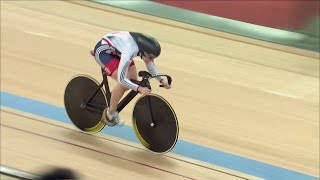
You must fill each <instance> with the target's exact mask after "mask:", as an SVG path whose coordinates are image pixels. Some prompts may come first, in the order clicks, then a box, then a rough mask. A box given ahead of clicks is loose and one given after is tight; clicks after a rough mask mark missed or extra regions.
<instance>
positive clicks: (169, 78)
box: [138, 71, 172, 87]
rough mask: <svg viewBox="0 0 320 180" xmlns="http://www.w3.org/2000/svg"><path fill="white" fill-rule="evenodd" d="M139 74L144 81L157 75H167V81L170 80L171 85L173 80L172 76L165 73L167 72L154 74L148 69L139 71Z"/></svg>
mask: <svg viewBox="0 0 320 180" xmlns="http://www.w3.org/2000/svg"><path fill="white" fill-rule="evenodd" d="M138 75H139V76H140V77H142V81H143V80H149V79H152V78H156V77H166V78H167V82H168V84H169V85H171V82H172V78H171V76H169V75H165V74H160V75H154V76H153V75H151V74H150V73H149V72H147V71H139V73H138ZM159 87H164V86H163V85H159Z"/></svg>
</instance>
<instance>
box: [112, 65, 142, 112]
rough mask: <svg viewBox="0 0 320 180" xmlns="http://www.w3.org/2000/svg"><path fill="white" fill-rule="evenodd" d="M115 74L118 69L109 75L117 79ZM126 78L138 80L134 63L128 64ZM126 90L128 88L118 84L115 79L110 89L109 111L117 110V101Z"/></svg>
mask: <svg viewBox="0 0 320 180" xmlns="http://www.w3.org/2000/svg"><path fill="white" fill-rule="evenodd" d="M117 74H118V69H117V70H115V71H114V72H113V73H112V75H111V77H112V78H113V79H115V80H116V81H117ZM127 78H128V79H134V80H138V75H137V68H136V66H135V64H134V63H131V65H130V66H129V69H128V73H127ZM127 90H128V88H126V87H124V86H123V85H122V84H120V83H119V82H118V81H117V84H116V86H115V87H114V88H113V89H112V91H111V99H110V107H109V111H110V112H115V111H116V110H117V106H118V103H119V101H120V99H121V98H122V96H123V94H124V93H125V92H126V91H127Z"/></svg>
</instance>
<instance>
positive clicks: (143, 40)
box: [130, 32, 161, 57]
mask: <svg viewBox="0 0 320 180" xmlns="http://www.w3.org/2000/svg"><path fill="white" fill-rule="evenodd" d="M130 35H131V36H132V37H133V39H134V40H135V42H136V43H137V45H138V48H139V52H140V53H141V55H142V54H143V53H144V52H146V53H148V54H153V55H155V57H158V56H159V55H160V53H161V46H160V44H159V42H158V41H157V40H156V39H155V38H153V37H151V36H149V35H146V34H142V33H135V32H130Z"/></svg>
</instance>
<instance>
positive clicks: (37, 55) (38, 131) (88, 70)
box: [1, 1, 319, 179]
mask: <svg viewBox="0 0 320 180" xmlns="http://www.w3.org/2000/svg"><path fill="white" fill-rule="evenodd" d="M89 6H90V7H89ZM94 7H96V8H94ZM114 30H128V31H141V32H146V33H149V34H151V35H154V36H156V37H158V39H159V40H160V42H161V44H162V47H163V51H162V52H163V53H162V54H161V56H160V57H159V58H158V60H157V61H156V64H157V65H158V67H159V68H160V70H161V71H162V72H163V73H165V74H170V75H171V76H172V77H173V88H172V89H171V90H169V91H168V90H164V89H161V88H154V89H153V92H155V93H159V94H161V95H162V96H164V97H165V98H166V99H167V100H168V101H169V102H170V103H171V105H172V106H173V107H174V109H175V111H176V113H177V116H178V118H179V124H180V137H179V138H180V139H182V140H185V141H189V142H193V143H196V144H200V145H203V146H206V147H210V148H214V149H218V150H221V151H224V152H228V153H232V154H237V155H239V156H243V157H247V158H250V159H254V160H257V161H261V162H265V163H269V164H272V165H275V166H279V167H283V168H286V169H290V170H293V171H297V172H301V173H305V174H309V175H312V176H316V177H319V60H318V56H319V54H317V53H312V52H305V51H303V50H297V49H293V48H288V47H283V46H279V45H273V44H271V43H266V42H260V41H256V40H252V39H248V38H243V37H237V36H234V35H230V34H225V33H221V32H215V31H212V30H206V29H202V28H199V27H193V26H191V25H185V24H182V23H177V22H173V21H168V20H164V19H160V18H151V17H149V16H146V15H142V14H139V13H133V12H127V11H125V10H119V9H116V8H111V7H104V6H99V5H95V4H93V3H89V2H81V1H76V2H73V3H69V2H61V1H45V2H42V1H1V91H3V92H9V93H12V94H15V95H18V96H23V97H28V98H31V99H34V100H38V101H42V102H46V103H49V104H52V105H56V106H60V107H63V93H64V88H65V86H66V84H67V83H68V81H69V80H70V79H71V77H73V76H74V75H76V74H87V75H90V76H92V77H94V78H96V79H98V80H100V79H101V74H100V71H99V67H98V65H97V64H96V62H95V61H94V59H93V58H92V57H91V56H90V55H89V50H91V49H92V48H93V46H94V44H95V43H96V41H97V40H98V39H99V38H100V37H101V36H102V35H103V34H106V33H108V32H110V31H114ZM136 64H137V66H138V69H144V66H143V64H142V63H141V61H139V60H138V58H137V61H136ZM155 87H156V86H155ZM132 106H133V103H131V104H130V105H129V106H128V107H126V108H125V110H124V111H123V112H122V113H121V117H122V118H123V119H125V120H126V124H128V125H130V123H131V121H130V117H131V111H132ZM1 165H7V166H11V167H14V168H18V169H21V170H25V171H28V172H35V173H36V172H38V170H39V169H42V168H43V167H46V166H67V167H70V168H73V169H75V170H78V171H79V172H80V173H81V175H82V177H83V178H84V179H114V178H116V179H140V178H141V179H164V178H166V179H254V177H253V176H251V175H247V174H244V173H240V172H235V171H232V170H229V169H226V168H223V167H219V166H215V165H212V164H209V163H204V162H200V161H197V160H193V159H190V158H187V157H182V156H178V155H176V154H173V153H168V154H167V155H165V156H159V155H154V154H152V153H149V152H147V151H145V150H144V149H143V148H142V146H141V145H140V144H136V143H133V142H130V141H126V140H123V139H118V138H116V137H112V136H108V135H104V134H97V135H94V136H88V135H85V134H82V133H79V131H77V130H76V129H75V128H74V127H73V126H71V125H67V124H64V123H61V122H56V121H52V120H50V119H46V118H43V117H38V116H36V115H32V114H27V113H23V112H21V111H18V110H15V109H9V108H5V107H1ZM270 173H272V172H270Z"/></svg>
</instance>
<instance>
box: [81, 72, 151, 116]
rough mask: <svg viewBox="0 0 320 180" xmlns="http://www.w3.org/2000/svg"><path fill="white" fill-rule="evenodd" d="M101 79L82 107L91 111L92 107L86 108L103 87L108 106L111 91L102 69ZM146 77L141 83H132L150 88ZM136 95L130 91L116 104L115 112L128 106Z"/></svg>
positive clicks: (135, 92)
mask: <svg viewBox="0 0 320 180" xmlns="http://www.w3.org/2000/svg"><path fill="white" fill-rule="evenodd" d="M102 77H103V81H102V82H101V83H100V85H99V86H98V88H97V89H96V90H95V91H94V93H93V94H92V95H91V96H90V97H89V98H88V99H87V100H86V101H85V103H83V105H82V107H84V108H88V109H91V110H93V108H94V107H91V106H87V105H88V104H89V103H90V102H91V100H92V99H93V97H94V96H95V95H96V94H97V92H98V91H99V89H100V88H101V87H102V86H103V85H104V89H105V92H106V98H107V102H108V105H109V104H110V99H111V91H110V88H109V82H108V77H107V75H106V74H105V72H104V71H103V69H102ZM148 77H150V76H143V79H142V80H141V81H134V82H135V83H137V84H139V86H141V87H149V88H150V89H151V87H150V84H149V80H148ZM137 94H138V92H137V91H134V90H131V91H130V92H129V93H128V94H127V95H126V96H125V97H124V98H123V99H122V100H121V101H120V102H119V104H118V106H117V111H118V112H120V111H121V110H122V109H123V108H124V107H126V105H127V104H129V102H130V101H131V100H132V99H133V98H134V97H136V95H137Z"/></svg>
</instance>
